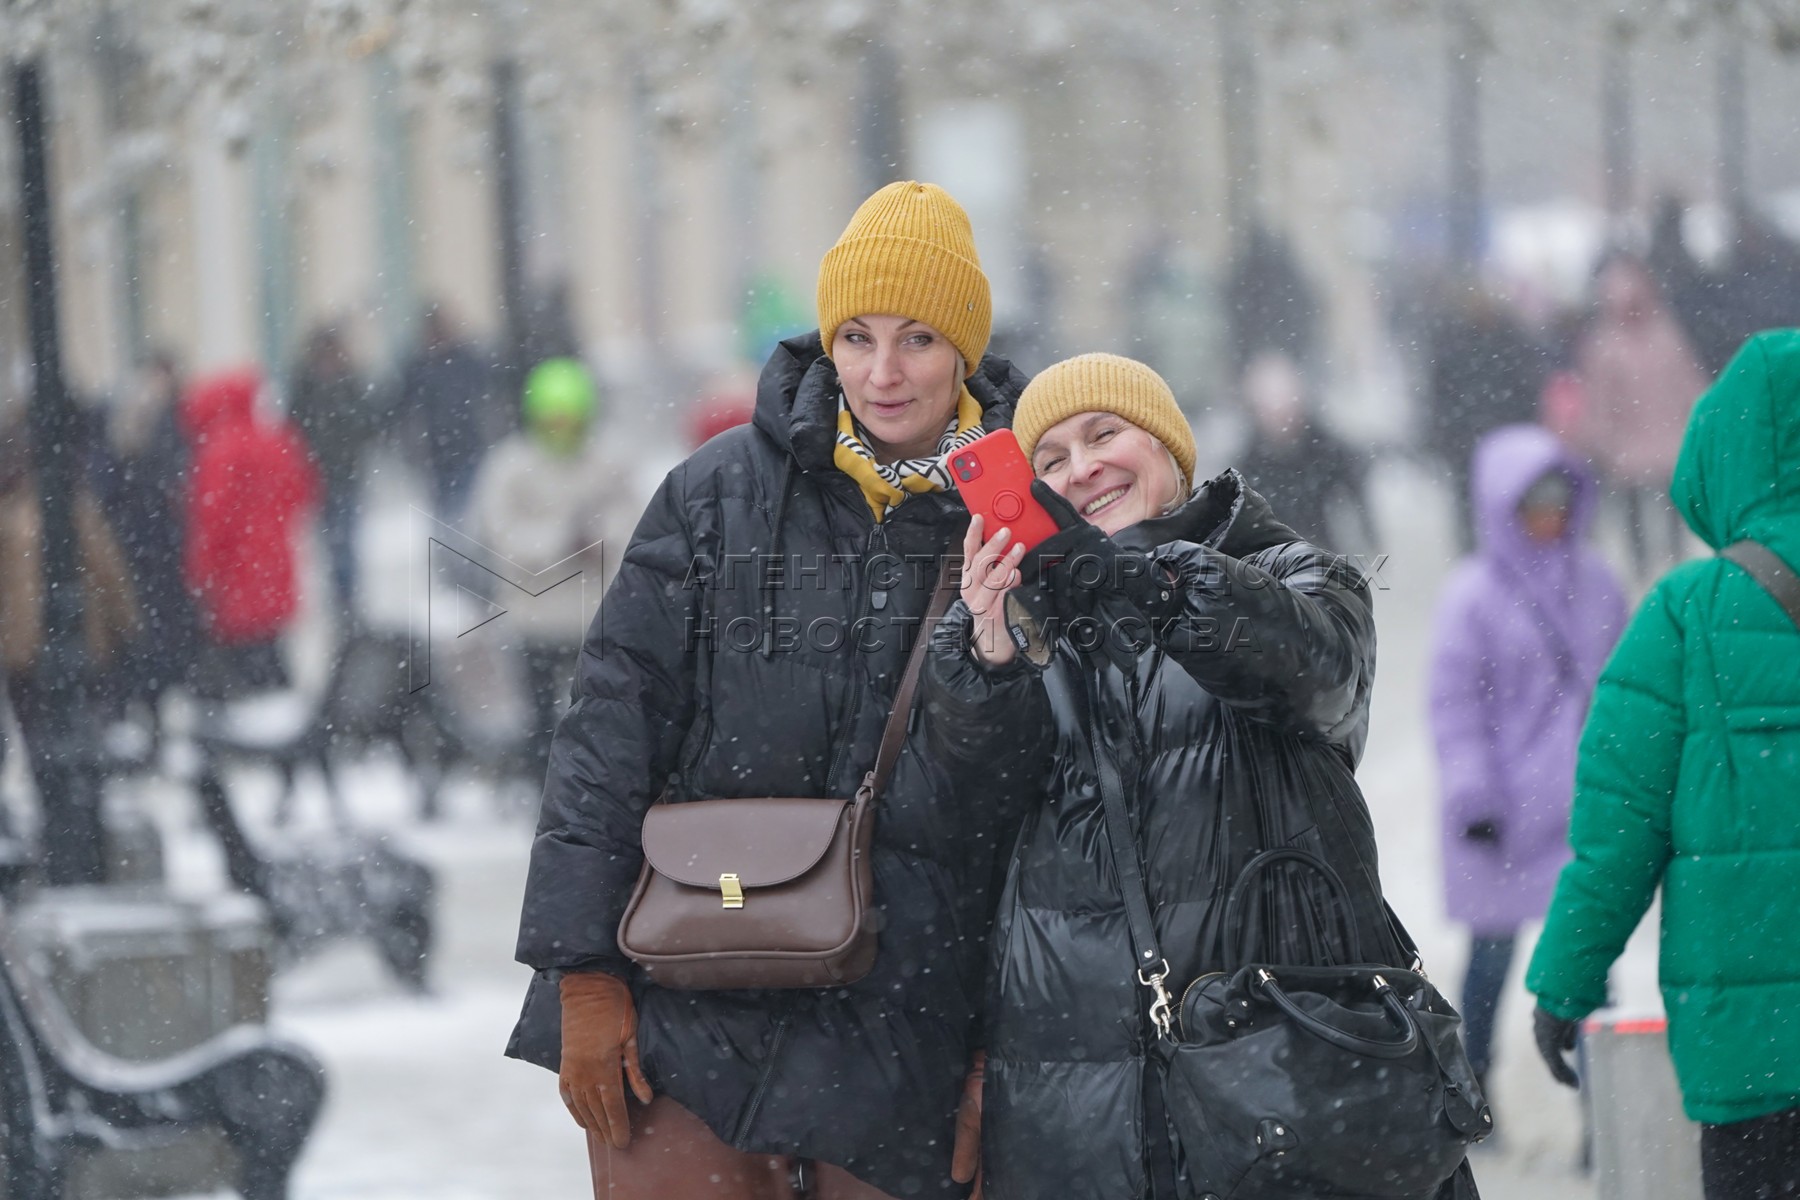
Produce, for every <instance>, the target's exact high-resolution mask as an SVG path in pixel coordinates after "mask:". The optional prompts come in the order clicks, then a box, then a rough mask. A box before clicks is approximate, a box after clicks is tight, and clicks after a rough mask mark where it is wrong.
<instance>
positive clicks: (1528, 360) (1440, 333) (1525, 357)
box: [1425, 283, 1546, 552]
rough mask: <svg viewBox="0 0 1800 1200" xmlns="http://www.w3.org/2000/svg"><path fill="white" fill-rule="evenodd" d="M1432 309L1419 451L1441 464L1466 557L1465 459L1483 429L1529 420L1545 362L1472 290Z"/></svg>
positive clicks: (1501, 311) (1469, 531)
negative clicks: (1435, 310)
mask: <svg viewBox="0 0 1800 1200" xmlns="http://www.w3.org/2000/svg"><path fill="white" fill-rule="evenodd" d="M1438 303H1439V312H1438V315H1437V317H1436V319H1435V320H1434V322H1433V323H1432V325H1431V327H1430V329H1429V332H1428V334H1427V337H1428V339H1429V350H1430V355H1431V358H1430V362H1429V364H1428V365H1427V368H1426V381H1425V447H1426V449H1427V450H1429V451H1430V452H1431V453H1432V454H1433V455H1435V456H1436V457H1437V459H1438V461H1439V462H1441V463H1442V464H1443V468H1444V472H1445V482H1446V483H1447V484H1448V485H1449V489H1450V495H1451V497H1452V502H1453V503H1454V504H1455V505H1456V513H1457V520H1456V535H1457V540H1458V542H1459V543H1460V545H1461V546H1462V548H1463V550H1464V551H1465V552H1466V551H1469V550H1472V549H1474V546H1475V517H1474V512H1473V511H1472V509H1471V508H1470V492H1469V456H1470V455H1471V454H1472V453H1474V450H1475V443H1477V442H1479V441H1480V440H1481V438H1482V435H1483V434H1485V433H1487V432H1488V430H1490V429H1498V428H1499V427H1500V426H1502V425H1516V424H1521V423H1526V422H1530V421H1532V420H1534V419H1535V418H1536V416H1537V407H1538V398H1539V396H1540V395H1541V394H1542V392H1543V382H1544V375H1545V365H1546V364H1545V361H1544V354H1543V351H1542V350H1541V349H1540V348H1539V346H1538V344H1537V342H1536V341H1535V340H1534V339H1533V338H1532V337H1531V335H1530V334H1529V333H1528V332H1526V330H1525V328H1524V326H1523V325H1522V324H1520V322H1519V319H1518V317H1517V316H1516V315H1515V314H1513V313H1512V312H1511V311H1510V310H1509V309H1508V308H1507V307H1506V305H1504V304H1503V303H1502V302H1501V301H1500V299H1499V298H1498V297H1496V296H1494V295H1493V294H1492V293H1490V292H1488V291H1487V290H1486V289H1485V288H1483V287H1481V286H1480V285H1479V284H1477V283H1459V284H1450V285H1448V290H1447V291H1446V292H1445V294H1444V295H1443V296H1441V297H1440V299H1439V302H1438Z"/></svg>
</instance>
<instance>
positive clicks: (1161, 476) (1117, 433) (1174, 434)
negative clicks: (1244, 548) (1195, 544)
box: [1013, 354, 1195, 534]
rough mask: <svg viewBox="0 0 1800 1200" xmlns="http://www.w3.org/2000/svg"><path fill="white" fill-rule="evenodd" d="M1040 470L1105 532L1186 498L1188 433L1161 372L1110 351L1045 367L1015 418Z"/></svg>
mask: <svg viewBox="0 0 1800 1200" xmlns="http://www.w3.org/2000/svg"><path fill="white" fill-rule="evenodd" d="M1013 430H1014V432H1015V433H1016V434H1017V435H1018V438H1019V445H1020V446H1022V447H1023V448H1024V450H1025V453H1027V454H1029V455H1030V456H1031V468H1032V470H1033V471H1035V472H1036V473H1037V476H1038V478H1039V479H1042V480H1043V481H1044V482H1045V483H1047V484H1049V485H1050V487H1051V488H1052V489H1053V490H1054V491H1055V492H1056V493H1057V494H1058V495H1060V496H1062V497H1063V498H1064V499H1066V500H1068V501H1069V503H1071V504H1073V505H1074V506H1075V509H1076V511H1078V512H1080V513H1081V515H1082V516H1084V517H1086V518H1087V519H1088V520H1089V521H1090V522H1092V523H1093V524H1094V525H1096V526H1098V527H1099V529H1100V530H1101V532H1103V533H1107V534H1114V533H1118V532H1119V531H1120V530H1123V529H1129V528H1131V527H1132V526H1133V525H1136V524H1137V523H1138V522H1140V521H1145V520H1148V519H1149V518H1151V517H1155V516H1160V515H1162V514H1163V513H1165V512H1168V511H1169V510H1170V509H1171V508H1173V507H1174V506H1175V505H1176V504H1178V503H1180V502H1181V501H1182V500H1185V499H1186V498H1187V496H1188V492H1189V490H1190V488H1191V486H1192V481H1193V473H1194V457H1195V446H1194V432H1193V430H1192V429H1191V428H1189V426H1188V423H1187V418H1186V417H1184V416H1182V414H1181V408H1180V406H1179V405H1177V404H1176V403H1175V394H1174V393H1173V392H1171V391H1170V390H1169V385H1168V384H1167V383H1164V382H1163V378H1162V376H1160V375H1158V374H1157V373H1156V372H1155V371H1152V370H1151V369H1150V368H1149V367H1146V366H1145V365H1144V364H1142V363H1140V362H1134V361H1132V360H1131V359H1129V358H1120V357H1119V356H1118V355H1116V354H1083V355H1080V356H1078V357H1076V358H1071V359H1066V360H1064V361H1063V362H1059V363H1057V364H1056V365H1055V366H1052V367H1049V368H1047V369H1046V370H1045V371H1044V372H1043V373H1042V374H1040V375H1038V377H1037V378H1035V379H1033V380H1032V381H1031V386H1030V387H1028V388H1026V389H1025V395H1024V396H1023V397H1021V398H1020V400H1019V414H1018V418H1017V420H1015V422H1014V425H1013Z"/></svg>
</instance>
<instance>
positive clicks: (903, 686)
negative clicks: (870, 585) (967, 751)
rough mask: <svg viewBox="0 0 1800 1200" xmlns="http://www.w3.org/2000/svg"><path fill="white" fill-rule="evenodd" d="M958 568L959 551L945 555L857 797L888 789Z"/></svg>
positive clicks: (879, 792)
mask: <svg viewBox="0 0 1800 1200" xmlns="http://www.w3.org/2000/svg"><path fill="white" fill-rule="evenodd" d="M961 570H962V556H961V555H960V554H950V555H945V556H944V563H943V566H942V568H941V569H940V570H939V571H938V581H937V586H936V587H934V588H933V589H932V591H931V603H930V604H928V605H926V607H925V620H924V622H923V623H922V624H921V625H920V626H919V632H918V635H917V636H916V637H915V638H914V640H913V648H912V655H911V657H909V658H908V659H907V660H906V673H905V674H904V675H902V676H901V677H900V686H899V688H898V689H897V690H896V691H895V692H894V708H893V711H892V712H890V713H888V719H887V725H886V726H885V727H884V728H883V729H882V731H881V748H880V749H879V750H877V751H876V752H875V765H874V766H873V767H872V768H870V769H869V772H868V774H866V775H864V776H863V781H862V786H861V787H859V788H857V789H856V798H857V799H858V800H873V799H875V797H877V796H879V795H880V794H881V793H882V791H883V790H885V789H886V788H887V782H888V777H889V776H890V775H892V774H893V773H894V763H895V762H897V761H899V758H900V749H901V747H902V746H904V745H905V744H906V729H907V726H908V725H909V724H911V718H912V707H913V697H914V696H915V695H916V694H917V693H918V690H919V673H920V671H922V670H923V669H924V666H925V652H926V650H927V649H928V648H929V647H930V645H931V630H932V628H933V627H934V626H935V625H936V624H937V623H938V622H939V621H940V620H942V619H943V616H944V614H945V613H947V612H949V611H950V600H951V597H952V596H953V595H954V594H955V590H956V588H955V584H956V578H957V576H958V575H959V574H960V573H961Z"/></svg>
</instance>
